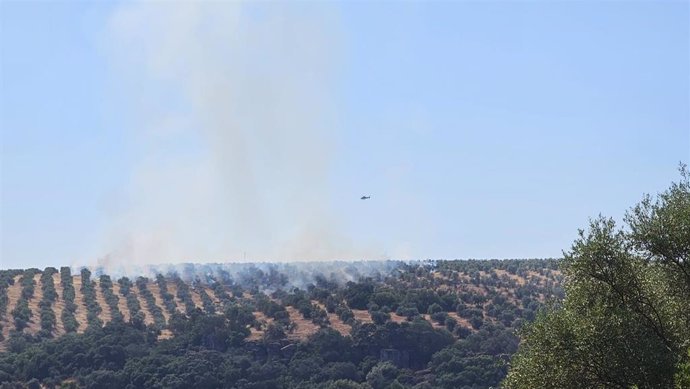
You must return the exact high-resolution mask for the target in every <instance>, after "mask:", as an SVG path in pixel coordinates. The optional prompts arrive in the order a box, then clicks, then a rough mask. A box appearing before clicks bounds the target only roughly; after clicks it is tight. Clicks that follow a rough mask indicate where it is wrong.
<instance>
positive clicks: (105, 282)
mask: <svg viewBox="0 0 690 389" xmlns="http://www.w3.org/2000/svg"><path fill="white" fill-rule="evenodd" d="M100 285H101V293H103V298H104V299H105V302H106V304H108V307H109V308H110V315H111V317H112V319H113V321H122V320H124V317H123V316H122V312H120V307H119V306H118V302H119V298H118V297H117V296H116V295H115V293H114V292H113V281H112V280H111V279H110V276H109V275H107V274H103V275H101V277H100Z"/></svg>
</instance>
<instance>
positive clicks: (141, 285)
mask: <svg viewBox="0 0 690 389" xmlns="http://www.w3.org/2000/svg"><path fill="white" fill-rule="evenodd" d="M147 282H148V279H147V278H145V277H139V278H137V281H136V284H137V289H139V294H140V295H141V297H143V298H144V301H145V302H146V307H147V308H148V310H149V312H150V313H151V315H152V316H153V322H154V325H155V327H156V328H157V329H162V328H163V327H165V324H166V323H165V316H163V311H162V310H161V308H160V307H159V306H158V305H157V304H156V298H155V297H154V296H153V293H151V291H150V290H149V289H148V287H147V286H146V283H147Z"/></svg>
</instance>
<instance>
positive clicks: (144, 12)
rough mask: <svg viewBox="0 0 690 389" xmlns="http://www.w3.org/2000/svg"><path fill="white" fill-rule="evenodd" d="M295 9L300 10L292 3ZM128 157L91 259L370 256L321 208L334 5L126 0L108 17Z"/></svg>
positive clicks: (332, 122) (332, 121) (325, 190)
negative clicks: (100, 252)
mask: <svg viewBox="0 0 690 389" xmlns="http://www.w3.org/2000/svg"><path fill="white" fill-rule="evenodd" d="M300 7H301V8H300ZM107 46H108V52H109V55H111V56H112V58H113V61H112V62H113V69H114V71H115V72H117V74H118V76H119V77H121V78H123V79H124V80H126V83H125V85H122V86H121V88H122V89H123V90H125V91H128V92H132V91H134V93H133V94H128V96H127V98H128V100H129V101H128V105H127V106H128V107H129V108H131V110H130V111H128V112H126V113H125V114H126V115H129V116H128V118H127V121H128V122H131V124H132V128H131V129H130V134H131V140H132V141H133V142H134V144H135V148H134V149H135V154H136V155H135V156H134V158H135V159H136V163H135V165H134V169H133V172H132V176H131V184H130V185H129V186H128V187H127V188H125V189H124V190H123V193H122V196H121V198H120V203H119V204H118V205H117V207H115V208H117V210H118V211H117V212H115V213H116V215H115V216H114V222H113V224H112V226H111V227H110V229H109V231H108V232H107V237H106V243H105V246H106V247H105V252H107V253H108V255H107V256H105V257H104V258H103V259H102V260H101V261H100V262H101V265H105V266H106V267H107V266H108V265H113V264H119V265H121V264H133V263H136V264H145V263H170V262H181V261H184V262H208V261H221V262H224V261H237V260H243V259H245V258H246V260H253V261H256V260H260V261H261V260H278V261H285V260H316V259H320V260H330V259H358V258H359V259H361V258H375V257H376V258H380V257H381V255H380V253H381V251H378V250H374V249H372V248H367V247H364V248H363V247H354V245H353V244H352V243H351V242H349V241H348V239H347V238H346V237H345V236H343V234H342V232H341V230H340V229H339V228H338V217H337V212H335V209H336V205H335V204H331V203H330V202H329V199H330V198H332V196H331V195H330V191H331V186H330V180H331V178H332V177H331V176H330V174H329V173H330V164H331V158H332V156H333V155H334V153H335V151H336V144H335V143H336V142H335V139H334V136H335V133H336V131H337V127H336V122H337V120H336V119H337V111H336V102H335V101H334V94H335V92H334V88H336V83H335V80H336V76H337V72H338V63H339V62H340V59H339V58H338V55H339V53H340V52H341V50H340V46H341V42H340V37H339V31H338V18H337V15H336V14H335V13H334V12H333V11H332V10H331V9H329V7H328V6H319V5H315V4H311V5H309V6H306V5H291V6H290V7H286V6H281V5H278V4H270V5H269V4H254V5H246V4H241V3H235V2H228V3H226V2H204V3H201V2H180V3H154V2H148V3H133V4H125V5H123V6H121V7H120V8H118V9H117V10H116V11H115V13H114V14H113V16H112V18H111V22H110V25H109V26H108V39H107Z"/></svg>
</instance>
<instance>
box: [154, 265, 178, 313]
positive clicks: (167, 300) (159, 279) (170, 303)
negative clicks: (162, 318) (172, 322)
mask: <svg viewBox="0 0 690 389" xmlns="http://www.w3.org/2000/svg"><path fill="white" fill-rule="evenodd" d="M156 283H157V284H158V289H160V294H161V298H162V299H163V304H164V305H165V309H166V310H167V311H168V313H169V314H171V315H172V314H174V313H175V312H177V304H176V303H175V296H173V295H172V293H170V292H169V291H168V283H167V281H166V280H165V277H164V276H163V275H162V274H160V273H159V274H157V275H156Z"/></svg>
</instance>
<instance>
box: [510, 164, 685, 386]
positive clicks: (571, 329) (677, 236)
mask: <svg viewBox="0 0 690 389" xmlns="http://www.w3.org/2000/svg"><path fill="white" fill-rule="evenodd" d="M680 172H681V179H680V180H679V181H678V182H676V183H673V184H672V185H671V186H670V187H669V188H668V189H667V190H666V191H664V192H663V193H661V194H659V195H658V196H655V197H652V196H645V197H644V198H643V200H642V201H641V202H640V203H639V204H637V205H636V206H634V207H633V208H632V209H631V210H630V211H629V212H628V213H627V214H626V216H625V219H624V222H625V223H624V226H622V227H618V226H617V225H616V223H615V222H614V221H613V220H612V219H610V218H605V217H602V216H599V217H598V218H596V219H594V220H592V221H591V222H590V226H589V229H588V230H587V231H584V230H581V231H580V232H579V237H578V239H577V240H575V243H574V244H573V246H572V248H571V250H570V251H569V252H568V253H566V255H565V260H564V262H563V269H562V270H563V271H564V273H565V275H566V285H565V289H566V295H565V299H564V300H563V302H562V303H561V304H555V305H554V306H552V307H550V308H548V309H546V310H545V311H544V312H542V313H541V314H540V316H539V317H538V318H537V320H536V321H535V322H534V323H532V324H531V325H528V326H527V327H526V328H525V329H524V330H523V332H522V334H521V338H522V339H521V345H520V349H519V350H518V353H517V354H515V356H514V358H513V360H512V362H511V365H512V366H511V369H510V372H509V373H508V377H507V378H506V380H505V381H504V386H505V387H506V388H583V387H590V388H633V387H636V388H671V387H674V386H675V387H678V388H680V387H688V386H686V385H690V382H689V380H690V372H689V371H690V364H689V360H690V355H689V351H690V350H689V349H690V173H689V172H688V170H687V167H686V166H681V168H680Z"/></svg>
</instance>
